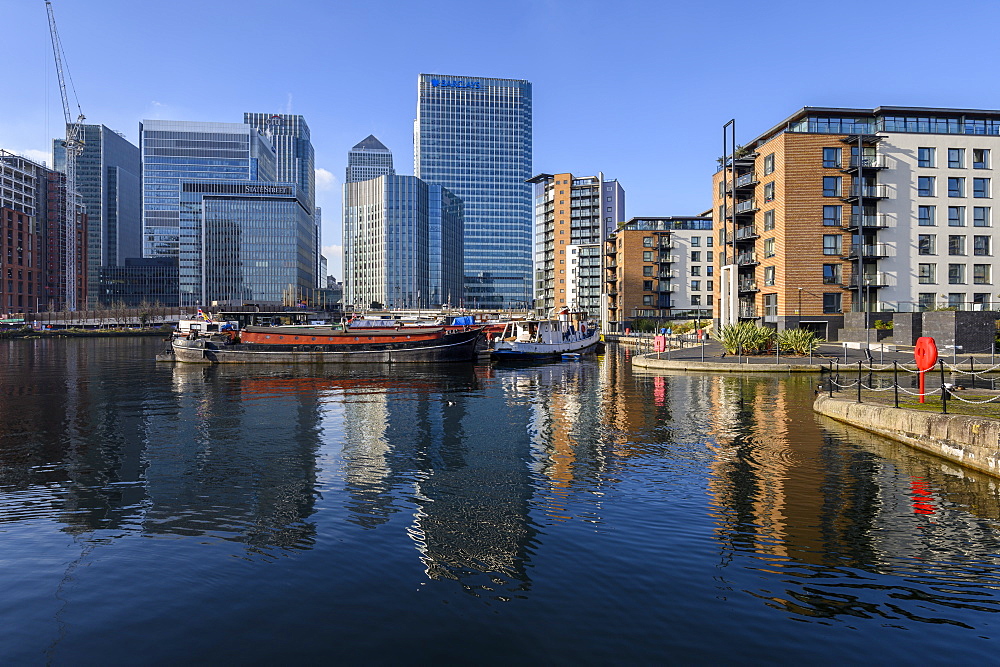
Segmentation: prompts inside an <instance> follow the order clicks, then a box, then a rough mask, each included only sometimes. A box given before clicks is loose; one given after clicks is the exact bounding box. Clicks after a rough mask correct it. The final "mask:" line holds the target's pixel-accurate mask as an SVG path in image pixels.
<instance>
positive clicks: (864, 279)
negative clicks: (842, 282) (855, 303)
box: [847, 272, 892, 289]
mask: <svg viewBox="0 0 1000 667" xmlns="http://www.w3.org/2000/svg"><path fill="white" fill-rule="evenodd" d="M859 284H860V285H861V286H862V287H889V286H891V285H892V278H891V276H889V274H887V273H881V272H879V273H865V274H862V275H861V276H854V277H852V278H851V282H850V284H849V285H848V286H847V288H848V289H858V285H859Z"/></svg>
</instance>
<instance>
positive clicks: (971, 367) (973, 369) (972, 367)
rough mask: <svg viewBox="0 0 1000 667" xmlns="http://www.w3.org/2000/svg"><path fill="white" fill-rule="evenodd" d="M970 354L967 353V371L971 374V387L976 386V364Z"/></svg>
mask: <svg viewBox="0 0 1000 667" xmlns="http://www.w3.org/2000/svg"><path fill="white" fill-rule="evenodd" d="M973 361H974V360H973V358H972V355H971V354H970V355H969V373H971V374H972V388H973V389H975V388H976V365H975V364H974V363H973Z"/></svg>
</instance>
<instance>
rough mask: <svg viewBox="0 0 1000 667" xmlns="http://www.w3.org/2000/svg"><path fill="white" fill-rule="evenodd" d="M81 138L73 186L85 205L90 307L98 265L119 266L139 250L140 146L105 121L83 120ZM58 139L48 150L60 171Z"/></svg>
mask: <svg viewBox="0 0 1000 667" xmlns="http://www.w3.org/2000/svg"><path fill="white" fill-rule="evenodd" d="M81 139H82V140H83V144H84V146H83V153H81V154H80V155H79V156H77V158H76V189H77V193H78V194H79V195H80V197H81V198H82V200H83V204H84V206H85V207H86V210H87V220H88V227H87V230H88V231H87V242H86V248H87V251H86V252H87V275H86V282H87V302H88V304H87V305H88V306H91V307H92V306H94V305H95V304H96V303H97V302H98V301H99V300H100V298H101V290H100V289H99V285H100V276H101V269H102V268H103V267H105V266H122V265H123V263H124V260H125V258H126V257H139V255H140V253H141V249H142V209H141V208H140V204H139V201H140V194H139V192H140V188H139V173H140V167H139V148H138V147H137V146H135V145H133V144H132V143H131V142H130V141H128V140H127V139H125V138H124V137H122V136H121V135H119V134H118V133H117V132H115V131H114V130H111V129H110V128H108V127H105V126H104V125H84V126H83V136H82V137H81ZM63 143H64V142H63V140H62V139H54V140H53V150H52V153H53V156H54V162H55V168H56V170H57V171H61V172H63V173H65V172H66V149H65V147H64V146H63ZM80 305H81V306H82V305H83V304H80Z"/></svg>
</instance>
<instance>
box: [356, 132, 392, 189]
mask: <svg viewBox="0 0 1000 667" xmlns="http://www.w3.org/2000/svg"><path fill="white" fill-rule="evenodd" d="M395 173H396V170H395V169H393V167H392V152H391V151H390V150H389V149H388V148H386V147H385V144H383V143H382V142H381V141H379V140H378V139H376V138H375V135H373V134H369V135H368V136H367V137H365V138H364V139H362V140H361V141H359V142H358V143H357V144H355V145H354V148H352V149H351V150H350V151H348V153H347V170H346V172H345V174H344V175H345V177H346V178H345V179H344V182H345V183H356V182H357V181H368V180H371V179H373V178H378V177H379V176H392V175H393V174H395Z"/></svg>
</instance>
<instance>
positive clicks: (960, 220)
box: [948, 206, 965, 227]
mask: <svg viewBox="0 0 1000 667" xmlns="http://www.w3.org/2000/svg"><path fill="white" fill-rule="evenodd" d="M948 226H949V227H965V207H964V206H949V207H948Z"/></svg>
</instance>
